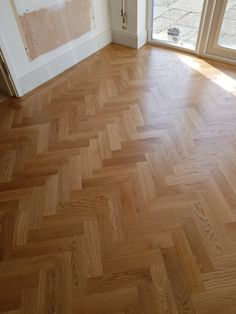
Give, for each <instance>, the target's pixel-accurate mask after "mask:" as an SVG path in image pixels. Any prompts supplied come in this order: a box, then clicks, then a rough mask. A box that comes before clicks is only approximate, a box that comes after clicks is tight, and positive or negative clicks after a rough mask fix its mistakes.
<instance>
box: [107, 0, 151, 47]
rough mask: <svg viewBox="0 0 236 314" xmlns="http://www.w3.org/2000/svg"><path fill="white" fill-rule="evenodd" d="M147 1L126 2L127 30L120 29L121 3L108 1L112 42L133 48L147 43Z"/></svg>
mask: <svg viewBox="0 0 236 314" xmlns="http://www.w3.org/2000/svg"><path fill="white" fill-rule="evenodd" d="M146 8H147V0H126V13H127V30H123V29H122V18H121V14H120V12H121V1H120V0H110V12H111V28H112V40H113V41H114V42H116V43H119V44H123V45H126V46H129V47H133V48H140V47H142V46H143V45H144V44H145V43H146V41H147V27H146V13H147V10H146Z"/></svg>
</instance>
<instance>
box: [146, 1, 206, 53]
mask: <svg viewBox="0 0 236 314" xmlns="http://www.w3.org/2000/svg"><path fill="white" fill-rule="evenodd" d="M203 7H204V0H153V2H152V34H151V40H152V41H153V42H155V41H156V42H160V43H163V44H167V45H172V46H177V47H180V48H185V49H188V50H193V51H194V50H196V46H197V42H198V34H199V27H200V24H201V19H202V12H203Z"/></svg>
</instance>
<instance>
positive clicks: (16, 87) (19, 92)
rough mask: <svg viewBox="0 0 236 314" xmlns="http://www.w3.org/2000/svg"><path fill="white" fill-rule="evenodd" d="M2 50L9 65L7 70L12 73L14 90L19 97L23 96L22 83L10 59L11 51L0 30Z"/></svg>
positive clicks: (0, 48) (0, 46)
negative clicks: (7, 47)
mask: <svg viewBox="0 0 236 314" xmlns="http://www.w3.org/2000/svg"><path fill="white" fill-rule="evenodd" d="M0 50H1V51H2V55H3V58H4V61H5V64H6V66H7V70H8V72H9V74H10V78H11V80H12V84H13V87H14V91H15V94H16V96H17V97H19V96H22V95H23V93H22V89H21V86H20V83H19V80H18V78H17V75H16V73H15V71H14V68H13V66H12V63H11V61H10V56H9V53H8V51H7V49H6V45H5V44H4V39H3V36H2V34H1V30H0Z"/></svg>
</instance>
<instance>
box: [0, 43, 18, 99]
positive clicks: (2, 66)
mask: <svg viewBox="0 0 236 314" xmlns="http://www.w3.org/2000/svg"><path fill="white" fill-rule="evenodd" d="M0 73H1V75H2V78H3V80H4V82H5V85H6V88H7V90H8V94H9V96H16V97H18V92H17V89H16V87H15V84H14V81H13V79H12V77H11V73H10V71H9V68H8V65H7V63H6V60H5V58H4V55H3V52H2V50H1V47H0Z"/></svg>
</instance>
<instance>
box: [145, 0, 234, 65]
mask: <svg viewBox="0 0 236 314" xmlns="http://www.w3.org/2000/svg"><path fill="white" fill-rule="evenodd" d="M218 1H222V0H204V3H203V11H202V17H201V21H200V26H199V33H198V39H197V44H196V49H195V50H191V49H188V48H184V47H179V46H174V45H171V44H168V43H165V42H161V41H157V40H154V39H152V29H153V2H154V0H148V3H147V29H148V43H149V44H151V45H154V46H161V47H167V48H172V49H176V50H180V51H185V52H190V53H191V54H195V55H198V56H200V57H204V58H208V59H213V60H216V61H221V62H225V63H229V64H233V65H236V60H233V59H229V58H226V57H223V56H220V55H216V54H213V53H212V52H209V50H208V47H209V38H210V31H211V27H212V22H213V19H214V13H215V7H216V4H217V2H218ZM225 1H226V0H225ZM220 27H221V25H220Z"/></svg>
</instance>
